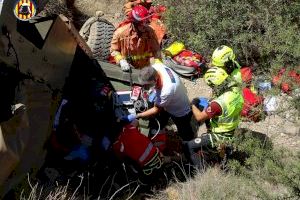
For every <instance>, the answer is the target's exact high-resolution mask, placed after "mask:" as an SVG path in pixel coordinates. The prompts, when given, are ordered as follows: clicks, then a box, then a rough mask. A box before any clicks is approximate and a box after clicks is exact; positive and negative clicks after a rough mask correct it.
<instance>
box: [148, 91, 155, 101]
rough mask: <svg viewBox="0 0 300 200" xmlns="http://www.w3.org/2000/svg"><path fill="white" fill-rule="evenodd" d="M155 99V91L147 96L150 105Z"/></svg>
mask: <svg viewBox="0 0 300 200" xmlns="http://www.w3.org/2000/svg"><path fill="white" fill-rule="evenodd" d="M155 98H156V92H155V90H153V91H152V92H151V93H150V94H149V96H148V101H149V102H150V103H153V102H154V101H155Z"/></svg>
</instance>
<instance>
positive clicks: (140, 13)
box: [131, 5, 150, 22]
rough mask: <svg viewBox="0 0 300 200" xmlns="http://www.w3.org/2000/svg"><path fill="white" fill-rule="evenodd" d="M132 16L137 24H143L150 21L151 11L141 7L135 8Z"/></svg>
mask: <svg viewBox="0 0 300 200" xmlns="http://www.w3.org/2000/svg"><path fill="white" fill-rule="evenodd" d="M131 16H132V18H133V20H134V21H135V22H143V21H146V20H148V19H149V17H150V15H149V11H148V10H147V8H145V7H144V6H141V5H137V6H135V7H133V9H132V11H131Z"/></svg>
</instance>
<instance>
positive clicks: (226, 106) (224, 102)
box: [210, 87, 244, 133]
mask: <svg viewBox="0 0 300 200" xmlns="http://www.w3.org/2000/svg"><path fill="white" fill-rule="evenodd" d="M213 101H215V102H217V103H218V104H219V105H220V106H221V108H222V115H221V116H218V117H215V118H212V119H211V120H210V124H211V127H212V133H226V132H230V131H233V130H234V129H235V128H237V126H238V125H239V123H240V119H241V111H242V108H243V103H244V99H243V95H242V93H241V90H240V88H238V87H234V88H231V90H230V91H227V92H225V93H224V94H222V95H221V96H219V97H218V98H216V99H214V100H213Z"/></svg>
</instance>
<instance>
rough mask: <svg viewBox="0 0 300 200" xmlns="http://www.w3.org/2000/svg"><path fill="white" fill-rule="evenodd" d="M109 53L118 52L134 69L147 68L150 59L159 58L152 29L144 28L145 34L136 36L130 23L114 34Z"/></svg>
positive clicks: (157, 44)
mask: <svg viewBox="0 0 300 200" xmlns="http://www.w3.org/2000/svg"><path fill="white" fill-rule="evenodd" d="M110 52H111V53H113V52H120V54H121V55H122V57H123V58H125V59H126V60H127V61H128V62H129V63H130V64H131V65H132V66H133V67H134V68H143V67H145V66H149V65H150V58H151V57H154V58H160V46H159V43H158V41H157V38H156V35H155V33H154V31H153V29H152V28H151V27H150V26H146V27H145V32H142V33H140V34H139V35H138V34H137V32H136V30H135V28H134V26H133V24H132V23H128V24H125V25H123V26H121V27H119V28H118V29H117V30H116V31H115V32H114V35H113V39H112V41H111V48H110ZM112 56H114V55H112ZM116 60H118V59H116Z"/></svg>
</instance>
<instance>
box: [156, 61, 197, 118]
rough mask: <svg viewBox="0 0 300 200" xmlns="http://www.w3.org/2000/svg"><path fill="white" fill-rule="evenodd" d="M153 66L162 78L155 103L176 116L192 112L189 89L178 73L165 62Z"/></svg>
mask: <svg viewBox="0 0 300 200" xmlns="http://www.w3.org/2000/svg"><path fill="white" fill-rule="evenodd" d="M153 68H154V69H155V70H156V71H157V72H158V74H159V76H160V77H161V79H162V88H161V89H156V97H157V98H156V101H155V104H156V105H157V106H159V107H162V108H164V109H165V110H166V111H167V112H168V113H170V114H171V115H173V116H175V117H182V116H185V115H187V114H188V113H189V112H191V107H190V103H189V99H188V96H187V90H186V88H185V87H184V85H183V84H182V82H181V80H180V79H179V77H178V75H177V74H176V73H175V72H174V71H173V70H172V69H170V68H169V67H167V66H165V65H163V64H154V65H153Z"/></svg>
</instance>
